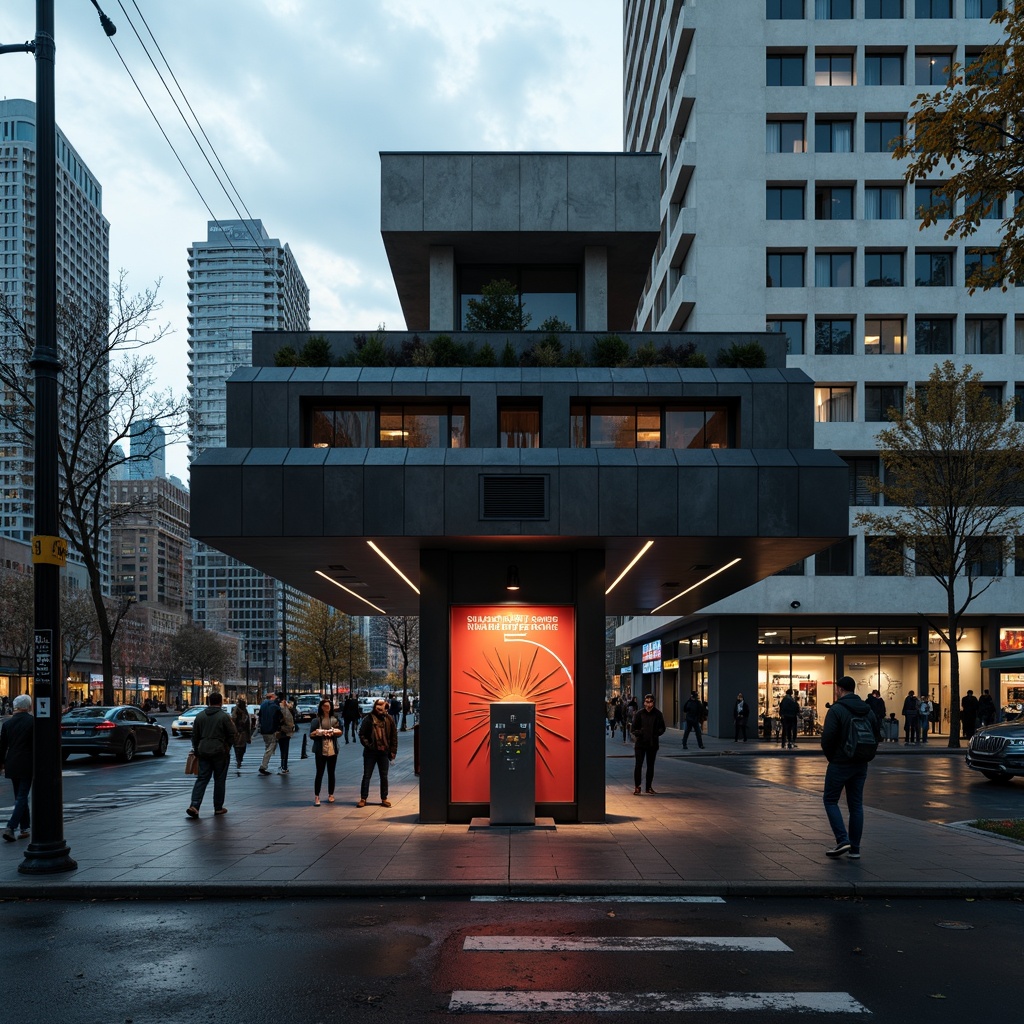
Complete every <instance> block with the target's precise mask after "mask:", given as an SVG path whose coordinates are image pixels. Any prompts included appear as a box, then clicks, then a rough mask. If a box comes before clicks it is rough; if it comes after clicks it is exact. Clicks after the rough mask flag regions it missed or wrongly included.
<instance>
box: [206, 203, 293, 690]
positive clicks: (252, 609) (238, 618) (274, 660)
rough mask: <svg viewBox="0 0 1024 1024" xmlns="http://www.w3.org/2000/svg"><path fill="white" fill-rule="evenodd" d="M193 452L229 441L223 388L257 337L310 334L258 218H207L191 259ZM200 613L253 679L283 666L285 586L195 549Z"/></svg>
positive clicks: (281, 258) (287, 255)
mask: <svg viewBox="0 0 1024 1024" xmlns="http://www.w3.org/2000/svg"><path fill="white" fill-rule="evenodd" d="M188 266H189V269H188V324H189V338H188V340H189V355H188V365H189V399H190V411H189V450H190V456H191V458H196V457H197V456H198V455H200V454H201V453H202V452H204V451H205V450H206V449H207V448H222V447H225V446H226V444H227V409H226V399H225V391H226V389H225V385H226V383H227V379H228V377H230V376H231V374H232V373H233V372H234V371H235V370H236V369H237V368H238V367H239V366H250V365H251V364H252V332H253V331H254V330H259V331H266V330H305V329H308V327H309V289H308V288H307V287H306V282H305V281H304V280H303V278H302V274H301V273H300V271H299V267H298V264H297V263H296V262H295V258H294V257H293V256H292V251H291V249H290V248H289V247H288V245H287V244H285V245H282V244H281V242H280V241H279V240H278V239H276V238H270V237H269V236H268V234H267V232H266V230H265V228H264V227H263V223H262V221H259V220H234V221H210V222H209V224H208V226H207V237H206V241H204V242H195V243H193V245H192V246H191V247H190V248H189V253H188ZM192 570H193V595H194V596H193V615H194V618H195V621H196V622H197V623H199V624H200V625H204V626H208V627H209V628H211V629H217V630H220V631H222V632H231V633H235V634H237V635H239V636H241V637H242V638H243V641H244V645H245V652H246V657H247V661H248V664H249V668H250V671H251V673H252V678H253V679H258V680H259V681H260V682H270V681H272V680H273V678H274V674H275V666H279V665H280V653H279V649H278V648H279V631H280V628H281V624H280V618H281V598H280V584H278V583H277V581H276V580H274V579H272V578H271V577H269V576H265V575H264V574H262V573H259V572H256V570H254V569H252V568H250V567H249V566H247V565H244V564H243V563H241V562H237V561H235V560H234V559H232V558H228V557H227V555H224V554H222V553H221V552H219V551H215V550H214V549H212V548H209V547H207V546H205V545H203V544H198V543H196V544H194V547H193V565H192Z"/></svg>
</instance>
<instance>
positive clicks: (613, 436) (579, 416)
mask: <svg viewBox="0 0 1024 1024" xmlns="http://www.w3.org/2000/svg"><path fill="white" fill-rule="evenodd" d="M570 416H571V420H572V446H573V447H574V448H588V447H589V448H728V447H731V446H732V444H733V443H734V442H733V431H734V428H733V423H732V416H731V414H730V411H729V409H728V408H727V407H726V406H724V405H720V406H686V407H684V406H679V405H672V406H664V407H663V406H660V405H647V406H643V405H610V404H596V403H595V404H591V405H587V404H585V403H582V402H578V403H574V404H573V405H572V407H571V409H570Z"/></svg>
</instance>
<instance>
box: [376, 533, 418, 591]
mask: <svg viewBox="0 0 1024 1024" xmlns="http://www.w3.org/2000/svg"><path fill="white" fill-rule="evenodd" d="M366 543H367V544H369V545H370V547H371V548H373V550H374V551H376V552H377V554H378V555H380V557H381V558H383V559H384V561H385V562H387V563H388V565H390V566H391V568H392V569H394V570H395V572H397V573H398V575H399V576H401V577H402V579H403V580H405V582H406V583H408V584H409V586H410V587H412V589H413V590H415V591H416V593H417V594H418V593H419V592H420V588H419V587H417V586H416V584H415V583H413V581H412V580H411V579H409V577H408V576H406V575H405V573H404V572H402V570H401V569H399V568H398V566H397V565H395V563H394V562H392V561H391V559H390V558H388V556H387V555H385V554H384V552H383V551H381V549H380V548H379V547H377V545H376V544H374V543H373V541H372V540H368V541H367V542H366Z"/></svg>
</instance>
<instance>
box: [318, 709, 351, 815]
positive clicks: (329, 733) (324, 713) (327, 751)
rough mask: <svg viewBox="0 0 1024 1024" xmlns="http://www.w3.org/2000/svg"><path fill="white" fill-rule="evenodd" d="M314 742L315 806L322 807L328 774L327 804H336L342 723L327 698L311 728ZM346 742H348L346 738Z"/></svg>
mask: <svg viewBox="0 0 1024 1024" xmlns="http://www.w3.org/2000/svg"><path fill="white" fill-rule="evenodd" d="M309 735H310V738H311V739H312V741H313V757H314V759H315V763H316V777H315V778H314V779H313V806H314V807H319V806H320V787H321V786H322V785H323V781H324V772H325V771H326V772H327V802H328V803H329V804H333V803H334V771H335V768H336V766H337V764H338V737H339V736H341V735H342V728H341V722H339V721H338V719H337V717H336V716H335V714H334V703H333V702H332V701H331V700H330V698H328V697H325V698H324V699H323V700H322V701H320V703H319V704H318V705H317V709H316V715H315V717H314V718H313V722H312V724H311V725H310V727H309ZM345 742H346V743H347V742H348V739H347V738H346V740H345Z"/></svg>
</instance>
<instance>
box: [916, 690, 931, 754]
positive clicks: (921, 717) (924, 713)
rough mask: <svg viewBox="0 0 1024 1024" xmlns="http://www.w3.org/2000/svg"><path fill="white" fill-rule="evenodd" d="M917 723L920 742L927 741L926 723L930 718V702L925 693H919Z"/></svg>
mask: <svg viewBox="0 0 1024 1024" xmlns="http://www.w3.org/2000/svg"><path fill="white" fill-rule="evenodd" d="M917 717H918V723H917V728H918V731H919V733H920V735H921V742H922V743H927V742H928V724H929V723H930V722H931V720H932V702H931V701H930V700H929V699H928V694H927V693H922V694H921V702H920V703H919V704H918V706H917Z"/></svg>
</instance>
